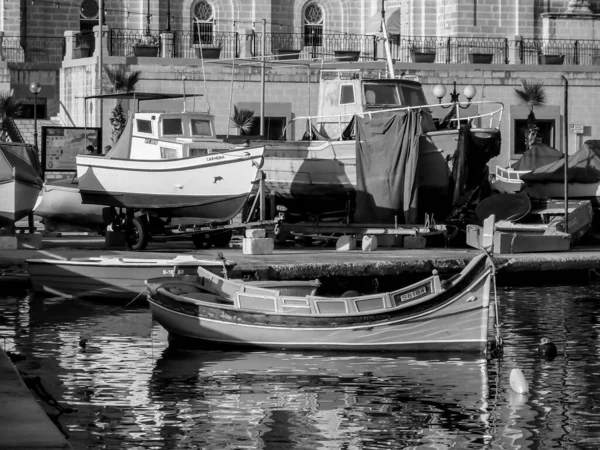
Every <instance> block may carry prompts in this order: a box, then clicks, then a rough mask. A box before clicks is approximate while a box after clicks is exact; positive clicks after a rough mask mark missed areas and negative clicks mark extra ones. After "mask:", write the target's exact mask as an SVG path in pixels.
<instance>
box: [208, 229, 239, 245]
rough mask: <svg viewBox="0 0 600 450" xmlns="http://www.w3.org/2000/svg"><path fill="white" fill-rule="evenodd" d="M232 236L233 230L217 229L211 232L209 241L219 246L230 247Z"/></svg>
mask: <svg viewBox="0 0 600 450" xmlns="http://www.w3.org/2000/svg"><path fill="white" fill-rule="evenodd" d="M232 236H233V231H232V230H223V231H215V232H213V233H211V235H210V238H209V243H210V244H212V245H214V246H215V247H217V248H223V247H228V246H229V242H231V237H232Z"/></svg>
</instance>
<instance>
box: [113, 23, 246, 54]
mask: <svg viewBox="0 0 600 450" xmlns="http://www.w3.org/2000/svg"><path fill="white" fill-rule="evenodd" d="M171 33H172V34H173V40H172V42H167V38H166V36H165V33H164V32H163V33H159V32H156V31H153V32H151V33H150V35H151V36H152V37H153V38H154V40H155V42H157V43H158V47H159V49H160V50H161V52H160V56H162V57H172V58H199V57H200V49H201V48H203V49H218V48H220V49H221V52H220V58H222V59H223V58H236V57H238V56H239V36H238V33H236V32H229V31H222V32H221V31H218V32H213V33H212V39H210V40H208V41H207V40H206V39H204V36H203V39H202V41H203V42H202V44H200V43H199V40H198V36H197V35H194V33H193V32H192V31H180V30H175V31H172V32H171ZM145 36H147V34H146V32H145V31H144V30H131V29H123V28H112V29H111V30H110V34H109V41H108V48H109V52H110V54H111V55H113V56H134V54H135V51H134V47H135V45H136V44H137V43H138V42H140V41H142V40H143V39H144V37H145ZM165 51H167V52H170V53H169V54H164V55H163V54H162V53H164V52H165ZM205 53H206V52H205Z"/></svg>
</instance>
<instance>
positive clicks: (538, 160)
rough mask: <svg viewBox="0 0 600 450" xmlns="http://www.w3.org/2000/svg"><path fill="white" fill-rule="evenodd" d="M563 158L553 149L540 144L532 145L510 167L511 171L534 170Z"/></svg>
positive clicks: (561, 154) (560, 153)
mask: <svg viewBox="0 0 600 450" xmlns="http://www.w3.org/2000/svg"><path fill="white" fill-rule="evenodd" d="M563 157H564V154H563V153H562V152H559V151H558V150H556V149H555V148H554V147H550V146H549V145H546V144H543V143H541V142H539V143H536V144H533V145H532V146H531V148H530V149H529V150H527V151H526V152H525V153H523V155H522V156H521V158H520V159H519V160H518V161H517V162H516V163H514V164H513V165H512V169H513V170H534V169H537V168H538V167H542V166H545V165H546V164H552V163H553V162H556V161H558V160H560V159H562V158H563Z"/></svg>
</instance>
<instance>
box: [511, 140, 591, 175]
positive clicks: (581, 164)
mask: <svg viewBox="0 0 600 450" xmlns="http://www.w3.org/2000/svg"><path fill="white" fill-rule="evenodd" d="M568 164H569V166H568V171H567V179H568V180H569V182H570V183H597V182H598V181H600V140H589V141H585V142H584V143H583V145H582V146H581V148H580V149H579V150H578V151H577V152H576V153H574V154H573V155H571V156H569V158H568ZM564 175H565V159H564V158H563V159H561V160H560V161H556V162H554V163H552V164H547V165H545V166H542V167H538V168H537V169H535V170H533V171H531V172H529V173H526V174H523V175H521V179H522V180H523V181H525V182H527V181H535V182H540V183H544V182H557V181H564V179H565V176H564Z"/></svg>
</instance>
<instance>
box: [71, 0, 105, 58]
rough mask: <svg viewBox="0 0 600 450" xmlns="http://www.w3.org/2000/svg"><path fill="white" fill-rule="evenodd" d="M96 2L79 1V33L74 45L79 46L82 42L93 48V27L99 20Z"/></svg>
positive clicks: (92, 0)
mask: <svg viewBox="0 0 600 450" xmlns="http://www.w3.org/2000/svg"><path fill="white" fill-rule="evenodd" d="M98 12H99V8H98V2H97V1H96V0H83V1H82V2H81V7H80V13H79V32H80V33H79V35H78V37H77V39H78V42H77V43H76V45H78V46H80V45H81V44H82V43H83V42H85V43H87V44H88V45H89V46H90V47H91V48H92V49H93V48H94V43H95V39H94V27H95V26H96V25H98V24H99V23H100V22H99V20H98Z"/></svg>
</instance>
